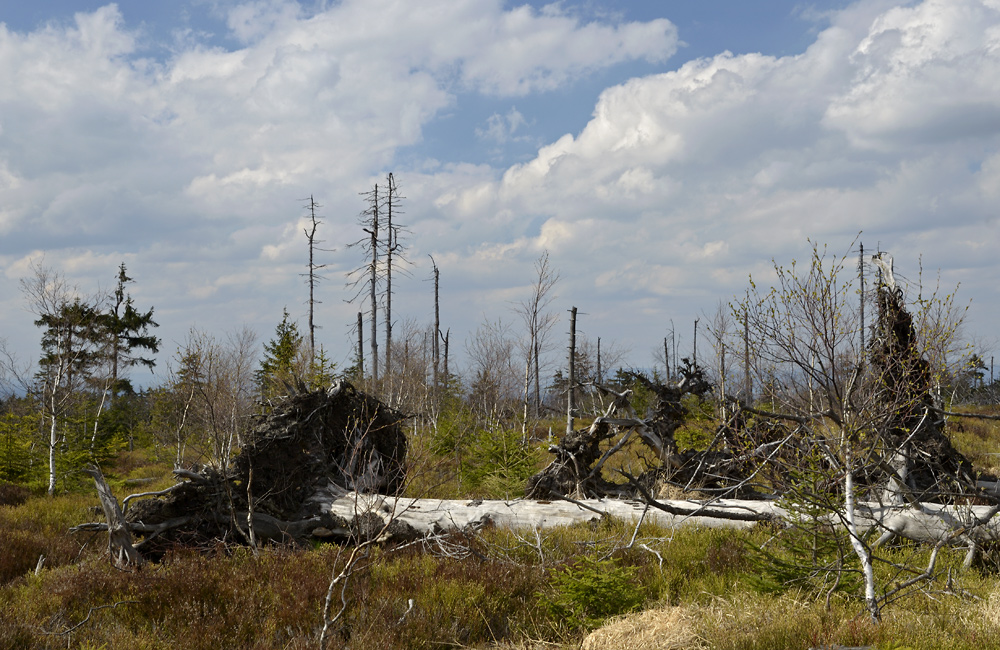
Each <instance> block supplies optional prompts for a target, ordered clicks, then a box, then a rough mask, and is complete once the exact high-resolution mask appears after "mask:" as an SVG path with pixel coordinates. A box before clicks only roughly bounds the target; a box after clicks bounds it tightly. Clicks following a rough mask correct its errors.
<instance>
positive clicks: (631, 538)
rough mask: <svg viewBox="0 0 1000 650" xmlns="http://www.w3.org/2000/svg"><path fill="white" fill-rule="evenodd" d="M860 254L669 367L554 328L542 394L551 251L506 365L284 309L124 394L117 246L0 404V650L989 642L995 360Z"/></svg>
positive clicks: (995, 574) (44, 320)
mask: <svg viewBox="0 0 1000 650" xmlns="http://www.w3.org/2000/svg"><path fill="white" fill-rule="evenodd" d="M865 265H870V268H871V269H873V270H874V271H873V272H872V273H871V275H874V277H875V278H876V281H875V282H874V286H871V287H869V288H865V286H864V285H863V284H862V286H861V287H860V290H859V289H858V287H856V286H855V284H854V283H853V282H852V279H851V270H850V268H849V260H848V259H847V258H846V257H842V258H833V259H831V258H829V257H828V256H827V255H826V254H825V252H824V251H823V250H822V249H819V248H814V250H813V257H812V259H811V260H810V261H809V262H808V263H807V264H806V265H804V266H803V267H796V266H795V265H793V266H792V267H790V268H787V269H786V268H782V267H780V266H776V267H775V278H776V281H775V283H774V288H773V289H768V290H763V289H761V290H760V291H759V293H758V289H757V287H756V286H754V285H752V286H751V289H749V290H748V291H747V294H746V296H745V298H744V299H743V300H742V301H734V302H733V303H732V304H731V305H730V306H729V307H728V308H727V309H725V310H721V309H720V311H719V313H718V314H717V315H716V317H715V319H714V320H713V322H712V324H711V325H710V326H709V327H708V328H706V329H707V330H708V334H707V336H706V338H707V339H708V340H709V342H710V343H709V346H708V347H710V348H711V352H710V353H705V352H703V356H701V357H699V356H698V354H697V351H694V352H693V353H692V355H691V357H689V358H685V359H683V360H682V361H681V362H680V363H671V362H670V361H669V359H670V354H671V353H672V352H673V351H672V350H671V349H670V348H669V346H668V345H666V342H665V346H664V357H663V358H664V362H665V363H666V367H665V369H664V370H663V371H662V372H661V371H654V372H643V371H638V370H629V369H623V368H617V369H616V372H615V373H614V374H611V373H608V375H605V374H604V373H602V371H601V370H600V368H601V367H602V359H601V356H600V355H601V352H600V346H599V344H598V347H597V349H596V354H597V356H596V359H594V360H593V361H596V363H591V361H590V360H588V359H587V358H586V355H585V354H584V355H581V354H580V352H581V350H580V349H579V348H577V347H576V345H577V342H576V341H575V332H574V326H573V323H571V328H570V346H569V350H568V352H567V355H566V359H567V362H568V363H567V364H566V367H565V369H562V368H560V370H559V371H558V372H557V373H556V378H555V379H554V380H553V383H552V386H551V387H550V389H549V390H548V395H547V396H544V397H543V395H542V393H543V389H542V387H541V386H540V385H539V383H538V378H537V377H538V375H535V373H537V372H538V367H539V357H540V351H541V350H542V349H544V344H545V341H546V340H547V339H546V338H545V336H544V335H545V333H546V332H547V331H548V330H549V329H551V326H552V324H554V323H555V322H556V321H555V319H554V318H552V317H551V316H550V315H548V314H546V313H545V306H546V304H547V301H546V298H547V297H548V296H549V295H550V293H549V292H550V291H551V288H552V286H553V285H554V283H555V279H557V276H555V275H554V274H553V273H552V272H551V270H550V269H548V267H547V262H546V259H545V258H544V257H543V258H541V259H540V260H539V262H538V265H537V267H536V272H537V282H536V284H535V294H534V295H533V297H532V298H531V299H530V300H528V301H526V302H525V303H522V306H523V312H522V313H523V314H524V315H525V319H524V320H525V323H526V324H527V331H528V332H529V336H528V344H527V345H525V346H524V347H523V348H522V350H523V351H524V355H523V356H522V361H523V363H524V366H523V377H517V376H516V375H515V377H514V378H513V379H512V378H511V377H510V376H509V373H510V370H511V369H513V365H512V364H511V363H510V360H511V357H512V356H513V355H512V349H511V348H504V347H503V345H496V340H492V344H491V339H490V337H489V336H488V335H483V336H481V337H480V338H479V340H478V341H477V343H478V345H479V349H478V355H475V354H474V355H472V357H473V368H472V371H471V372H469V373H468V374H467V375H466V376H465V378H464V379H463V378H462V377H460V376H458V375H457V374H451V373H449V372H448V370H447V366H448V361H447V356H446V355H445V356H444V357H443V358H440V357H439V351H438V350H437V343H438V341H439V339H440V334H441V330H440V327H439V326H438V325H437V324H435V327H434V346H433V349H430V348H426V347H425V348H423V349H415V348H416V346H414V348H411V347H409V345H406V346H399V344H398V343H396V344H395V345H396V347H395V348H394V347H393V344H392V342H391V339H388V342H387V343H386V347H385V348H384V350H393V349H395V355H394V357H393V359H394V360H393V361H391V362H390V361H388V360H385V364H386V365H385V366H384V367H383V372H382V374H381V376H380V377H379V378H376V377H374V376H372V375H370V374H368V373H364V371H363V370H362V369H361V368H362V366H361V364H360V363H359V364H357V365H356V366H355V367H353V368H350V369H347V370H345V371H340V372H338V371H336V369H334V368H332V367H331V365H330V364H329V363H328V362H327V361H326V360H325V358H324V356H323V354H322V350H315V351H314V350H313V348H312V347H311V346H310V344H309V343H307V342H306V340H305V339H304V337H303V336H302V335H299V334H298V331H297V326H296V325H295V324H294V323H291V322H289V320H288V316H287V313H286V314H285V318H284V319H283V320H282V322H281V324H279V326H278V328H277V329H276V333H275V338H274V339H273V340H272V341H270V342H269V343H267V344H266V345H265V346H264V357H263V359H262V360H261V361H260V362H259V363H251V361H250V360H251V359H253V355H251V354H250V353H249V350H250V348H251V347H252V346H251V344H250V342H249V339H240V338H239V337H237V338H234V339H230V340H229V341H228V343H227V344H225V345H223V344H220V342H219V341H217V340H215V339H211V338H207V337H204V336H202V337H193V338H192V339H191V340H190V341H189V342H188V346H187V347H185V348H183V349H181V350H179V351H178V354H177V358H176V360H177V365H176V366H175V368H174V370H173V371H172V372H171V375H170V379H169V381H168V382H167V383H166V384H165V385H163V386H161V387H158V388H154V389H149V390H143V391H138V392H137V391H134V390H132V389H131V388H130V387H129V386H128V385H127V382H126V380H125V379H124V377H125V375H126V373H125V372H124V369H125V368H127V367H128V366H129V365H134V364H136V363H142V357H141V352H142V350H143V349H144V348H143V345H145V346H146V349H149V348H150V347H155V345H156V344H157V342H156V339H155V337H151V336H150V334H149V330H148V325H149V324H150V323H151V322H152V311H151V310H150V311H149V312H148V313H146V314H145V315H144V316H145V325H144V324H143V322H144V319H143V314H142V313H140V312H139V311H138V310H136V309H135V308H134V306H133V305H132V303H131V299H130V298H128V297H127V293H126V292H125V285H126V283H127V282H128V281H130V280H131V279H130V278H128V276H127V275H126V272H125V268H124V265H123V266H122V268H121V269H120V275H119V280H120V283H119V286H118V290H117V292H116V294H115V295H116V296H117V298H118V301H117V307H116V308H115V309H113V310H112V311H111V312H109V313H111V314H114V315H115V316H116V317H117V320H116V319H114V318H112V319H110V320H109V319H106V318H105V319H104V320H102V319H101V318H98V317H96V316H93V315H92V316H88V314H89V313H90V312H89V311H88V310H87V309H86V308H84V307H85V306H83V305H81V304H80V303H78V302H77V303H74V302H65V303H58V301H56V302H54V303H45V304H55V305H61V306H60V307H59V309H57V310H55V311H53V312H50V313H48V314H47V315H44V316H41V317H40V320H39V325H40V326H42V327H45V328H46V330H45V331H46V335H45V337H43V349H44V350H45V351H46V355H45V356H43V360H42V363H41V364H40V368H41V370H40V372H39V373H38V374H37V375H36V376H35V377H34V378H33V381H36V382H38V383H37V384H35V385H36V386H39V388H38V390H37V391H35V392H32V391H26V392H25V393H23V394H21V395H17V394H11V395H10V396H9V397H8V398H7V399H6V400H5V402H4V407H5V410H4V416H3V418H4V419H3V424H4V430H3V440H2V441H0V454H2V458H0V461H2V462H0V467H2V471H3V479H4V482H3V483H0V547H2V548H3V549H4V552H3V553H2V554H0V585H2V586H0V605H2V607H0V611H2V612H3V613H2V614H0V639H2V641H0V643H2V646H3V647H10V648H19V647H63V646H65V645H69V646H71V647H89V648H98V647H150V648H155V647H168V646H170V647H176V646H178V645H182V646H186V647H191V648H202V647H204V648H208V647H216V648H217V647H247V648H252V647H260V648H265V647H266V648H272V647H287V648H313V647H324V648H340V647H344V648H346V647H372V648H376V647H385V648H396V647H414V648H416V647H432V646H440V645H448V646H456V647H501V648H542V647H578V646H580V645H581V644H582V646H583V647H584V648H594V649H596V648H613V647H623V646H624V645H627V647H633V648H702V647H705V648H708V647H710V648H803V649H804V648H810V647H823V646H830V645H831V644H839V645H841V646H848V647H872V648H902V647H920V648H984V647H1000V556H998V555H997V540H998V539H1000V525H998V519H997V517H996V515H997V512H998V511H1000V489H998V481H997V478H996V474H997V461H996V458H997V454H996V452H995V451H994V450H996V449H997V446H998V443H1000V424H998V421H1000V409H998V407H997V399H996V386H995V384H994V383H993V381H992V377H991V380H990V381H989V382H987V381H985V379H984V377H983V376H982V367H981V366H982V364H981V362H980V363H979V365H977V364H976V363H975V362H974V361H973V362H971V363H970V360H969V358H968V355H967V354H963V353H960V352H956V350H959V349H960V348H961V345H962V344H961V342H960V340H959V338H958V332H959V329H958V328H959V326H960V324H961V311H960V310H959V309H957V308H955V306H954V300H953V298H952V297H950V296H946V297H944V298H938V297H937V296H934V297H931V298H924V297H923V296H921V298H920V299H919V300H918V301H912V300H907V297H906V293H905V291H904V289H903V287H902V286H901V285H900V284H898V283H897V282H896V280H895V278H894V275H893V268H892V262H891V258H888V257H886V256H878V257H876V258H872V259H870V260H868V259H865V258H864V257H863V256H862V257H861V258H860V260H859V268H863V267H864V266H865ZM859 277H860V278H862V282H863V280H864V278H865V277H866V276H865V274H864V273H861V274H859ZM36 280H37V281H38V282H37V284H36V285H34V286H35V287H36V288H37V289H38V291H39V292H40V293H38V294H36V295H42V296H43V297H44V295H45V294H44V292H45V291H48V290H49V288H50V287H52V286H54V285H53V282H52V278H50V277H47V276H46V277H42V274H40V275H39V276H38V277H37V278H36ZM42 302H43V303H44V301H42ZM866 309H867V314H868V316H867V319H868V320H866V316H865V313H866ZM126 315H127V316H126ZM573 316H574V317H575V310H574V312H573ZM74 319H75V320H74ZM88 319H89V320H88ZM109 323H110V324H109ZM540 323H544V324H546V326H547V328H546V327H541V326H540ZM83 326H87V327H89V328H90V329H89V330H86V331H85V330H84V329H83ZM116 327H117V330H116ZM60 328H64V329H60ZM102 328H103V329H102ZM359 331H360V328H359ZM69 332H72V335H71V336H67V335H65V333H69ZM109 332H110V333H111V335H109V334H108V333H109ZM115 332H117V334H115ZM61 333H63V334H61ZM97 333H101V336H98V335H97ZM487 334H488V333H487ZM88 336H90V338H88ZM387 336H388V335H387ZM101 337H103V338H101ZM74 340H75V341H76V343H70V341H74ZM108 340H110V341H113V342H117V343H115V344H114V345H110V346H109V345H105V344H102V343H101V341H105V342H106V341H108ZM445 340H446V339H445ZM400 347H402V349H399V348H400ZM109 350H112V351H113V352H112V353H111V354H109V353H108V351H109ZM359 352H360V346H359ZM386 356H388V355H386ZM674 358H676V355H674ZM956 359H961V360H960V361H955V360H956ZM949 360H950V361H949ZM504 361H506V365H505V364H504V363H503V362H504ZM372 367H375V368H377V367H379V366H378V364H374V363H373V364H372ZM605 367H607V366H605ZM564 370H565V374H564ZM502 372H503V373H506V374H502ZM977 373H978V374H977ZM522 379H523V381H522ZM123 382H126V383H123ZM536 396H537V398H536ZM556 431H559V432H560V433H555V432H556ZM40 441H44V443H43V444H39V443H40ZM95 486H96V487H97V490H96V491H95V489H94V488H95Z"/></svg>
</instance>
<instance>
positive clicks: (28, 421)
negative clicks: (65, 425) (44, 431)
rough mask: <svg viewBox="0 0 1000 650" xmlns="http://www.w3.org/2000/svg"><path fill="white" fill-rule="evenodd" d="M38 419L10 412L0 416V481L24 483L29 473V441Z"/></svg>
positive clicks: (32, 436) (35, 429)
mask: <svg viewBox="0 0 1000 650" xmlns="http://www.w3.org/2000/svg"><path fill="white" fill-rule="evenodd" d="M37 423H38V417H37V416H34V415H18V414H15V413H12V412H7V413H4V414H3V415H0V481H24V480H27V479H28V477H29V474H30V472H31V460H32V458H31V455H32V454H31V441H32V439H33V438H34V434H35V432H36V431H37Z"/></svg>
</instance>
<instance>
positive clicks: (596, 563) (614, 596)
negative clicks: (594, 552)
mask: <svg viewBox="0 0 1000 650" xmlns="http://www.w3.org/2000/svg"><path fill="white" fill-rule="evenodd" d="M636 573H637V570H636V568H634V567H623V566H618V564H617V563H616V562H615V561H614V560H610V559H608V560H600V559H596V558H593V557H591V556H587V555H584V556H582V557H581V558H580V559H578V560H576V561H575V562H573V563H572V564H569V565H566V566H564V567H561V568H557V569H553V570H552V571H550V573H549V583H550V590H549V591H547V592H543V593H541V594H540V596H539V601H540V603H541V606H542V609H543V610H544V611H545V612H546V613H547V614H548V615H549V617H550V618H551V619H553V620H556V621H559V622H561V623H563V624H565V625H566V626H567V627H568V628H569V629H570V630H581V629H582V630H590V629H594V628H596V627H599V626H600V625H601V623H603V622H604V621H605V620H607V619H608V618H610V617H612V616H617V615H619V614H626V613H628V612H634V611H636V610H638V609H639V608H640V607H642V604H643V603H644V602H645V601H646V593H645V590H644V589H642V588H640V585H639V582H638V580H637V578H636Z"/></svg>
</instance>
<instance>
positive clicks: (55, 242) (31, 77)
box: [0, 0, 677, 338]
mask: <svg viewBox="0 0 1000 650" xmlns="http://www.w3.org/2000/svg"><path fill="white" fill-rule="evenodd" d="M220 7H222V10H223V11H225V12H226V15H225V24H226V25H227V26H228V29H229V30H230V31H229V34H228V35H227V36H228V37H229V41H228V42H231V43H237V46H236V47H233V48H224V47H222V46H218V45H209V44H207V42H206V41H202V40H200V39H201V38H202V37H203V36H204V33H202V32H198V31H191V30H189V31H186V32H185V33H183V34H180V35H176V38H175V40H173V41H172V42H171V43H170V44H169V45H168V46H167V50H168V51H170V52H172V54H171V56H169V58H167V59H164V60H156V59H153V58H149V57H147V56H146V55H145V54H144V49H143V48H142V47H140V45H139V43H140V36H139V33H138V32H137V31H135V29H134V27H132V26H130V25H127V24H125V22H124V19H123V16H122V13H121V11H120V10H119V9H118V8H117V7H116V6H115V5H113V4H109V5H107V6H105V7H102V8H100V9H98V10H96V11H93V12H82V13H79V14H77V15H76V16H75V18H74V19H73V20H71V21H68V22H64V23H52V24H50V25H47V26H45V27H43V28H40V29H38V30H35V31H31V32H16V31H13V30H11V29H9V28H7V27H6V26H4V25H2V24H0V234H2V235H3V238H2V243H0V267H2V268H3V269H4V271H5V272H6V273H8V274H9V273H10V272H11V269H16V268H22V267H23V263H22V262H23V261H24V259H25V258H26V257H27V256H28V255H31V254H33V253H32V252H31V251H36V250H47V251H52V252H54V253H55V254H54V255H50V256H49V258H48V259H49V261H50V262H52V263H55V264H57V265H62V266H63V267H64V268H65V269H67V270H69V269H70V266H72V270H73V271H74V273H79V274H80V276H81V277H80V281H81V282H85V283H88V284H97V283H98V282H101V283H103V284H107V281H108V278H110V277H111V274H112V273H113V272H114V268H115V267H116V266H117V265H116V264H110V265H109V267H108V269H107V273H104V274H102V273H100V271H99V269H97V268H95V265H94V264H91V263H83V262H82V261H81V260H101V261H106V259H111V258H114V259H128V260H129V263H130V264H133V265H135V266H138V267H139V268H135V267H134V266H130V270H131V272H132V273H133V275H134V277H136V278H137V279H141V280H143V281H144V282H145V284H144V285H143V287H144V289H143V290H145V291H148V292H149V293H148V295H150V296H158V297H159V299H158V300H157V303H158V304H159V306H160V309H161V310H165V311H167V312H169V313H170V314H172V315H173V314H186V315H187V316H186V318H187V322H185V323H183V324H180V325H179V327H180V328H181V329H183V328H186V327H187V326H188V325H190V324H191V321H192V319H190V315H191V313H192V312H191V311H189V310H192V309H193V310H195V311H194V312H193V313H196V314H201V318H197V319H194V320H195V321H196V322H197V321H201V322H205V321H206V320H209V316H208V314H211V313H216V314H220V313H224V314H225V315H226V318H227V319H228V320H230V321H232V322H234V323H238V322H240V321H241V320H250V321H253V322H259V319H261V318H266V317H267V316H264V314H267V315H270V316H273V314H272V313H271V312H274V311H275V308H274V305H273V304H271V303H272V302H274V301H275V300H276V301H278V302H282V303H287V302H289V301H288V299H287V298H285V297H281V296H280V295H277V296H275V295H270V294H267V293H266V292H263V293H262V292H261V291H260V288H261V287H262V286H270V285H272V284H275V285H281V286H282V292H284V293H286V294H287V293H289V292H290V291H292V290H294V289H295V288H296V287H295V285H296V284H297V283H298V281H299V279H300V278H299V277H298V272H299V271H300V270H301V269H299V268H298V266H297V264H298V262H299V260H297V259H296V255H295V250H296V248H298V247H301V245H302V242H301V241H299V240H300V238H301V233H300V229H299V228H297V227H292V228H290V227H288V224H289V223H295V221H296V220H297V219H298V218H299V217H301V206H300V205H299V204H298V203H297V202H296V201H297V199H301V198H302V197H303V196H307V195H308V194H310V193H316V194H318V195H319V196H320V198H321V199H322V200H323V202H324V203H325V204H326V214H327V215H328V216H327V220H328V222H333V223H331V224H330V225H331V226H334V227H335V228H336V232H337V235H338V241H337V242H336V244H338V245H335V244H334V243H332V242H331V243H330V244H329V246H330V247H331V248H338V249H340V250H338V251H336V252H332V253H330V258H329V259H328V262H329V267H328V268H329V272H330V274H331V275H335V276H339V275H340V274H341V273H342V272H343V270H344V269H346V268H350V267H351V266H352V265H353V262H352V261H351V260H350V259H349V256H347V254H346V253H345V252H344V250H343V243H344V242H343V239H348V240H350V239H353V235H346V236H345V235H344V232H345V231H347V232H350V228H351V226H352V225H353V224H352V222H353V219H354V216H355V215H356V214H357V212H358V211H359V199H358V196H357V194H358V192H359V191H362V190H364V189H366V188H367V187H370V184H371V183H372V182H373V180H374V179H377V178H378V176H379V175H380V174H382V173H383V170H386V169H390V168H391V167H392V166H393V165H394V164H395V157H396V155H397V153H398V152H399V151H400V150H402V149H404V148H406V147H413V146H415V145H418V144H419V143H420V142H421V139H422V137H423V131H424V129H425V127H426V125H427V124H428V123H429V122H430V121H432V120H434V119H435V118H436V117H437V116H439V115H440V114H441V112H442V111H445V110H453V109H454V108H455V106H456V102H457V101H458V98H459V97H460V96H463V95H464V94H468V93H484V94H487V95H490V96H496V97H502V96H518V97H519V96H523V95H525V94H528V93H539V92H545V91H551V90H553V89H556V88H559V87H560V86H562V85H564V84H567V83H571V82H573V81H574V80H577V79H580V78H581V77H583V76H585V75H587V74H590V73H592V72H593V71H595V70H599V69H605V68H608V67H610V66H614V65H617V64H619V63H622V62H625V61H630V60H644V61H654V62H656V61H665V60H666V59H667V58H669V57H670V56H671V55H672V54H673V52H674V51H675V49H676V43H677V40H676V30H675V29H674V27H673V25H672V24H671V23H670V22H669V21H667V20H664V19H660V20H654V21H650V22H643V23H639V22H633V23H622V22H600V23H598V22H585V21H583V20H581V19H580V18H579V17H576V16H573V15H571V14H570V13H567V12H565V11H563V10H561V9H559V8H558V7H557V6H552V7H548V8H546V9H545V10H543V11H538V10H535V9H532V8H530V7H528V6H514V7H508V6H507V5H506V3H504V2H503V1H502V0H487V1H485V2H484V1H482V0H459V1H455V0H428V2H422V3H420V4H419V6H417V5H414V4H413V3H412V2H403V1H402V0H363V1H362V0H344V1H343V2H339V3H335V4H331V5H329V6H322V7H320V9H319V10H313V11H311V12H310V11H306V10H305V9H303V7H302V6H301V5H299V4H298V3H297V2H291V1H288V0H258V1H253V2H231V3H224V4H221V5H220ZM217 42H225V41H217ZM499 118H500V120H501V122H502V123H501V124H498V125H497V129H500V130H499V131H496V132H497V134H499V133H501V132H502V134H503V137H505V138H507V139H510V138H514V137H520V136H519V134H518V135H515V133H517V132H518V130H519V129H522V128H523V126H524V124H525V122H526V120H525V118H524V116H523V115H522V114H521V113H520V112H519V111H517V110H516V109H515V108H512V109H511V110H510V111H509V112H507V113H505V114H503V115H500V116H499ZM488 128H490V127H488ZM470 131H471V129H470ZM468 136H469V137H472V136H473V133H471V132H470V133H469V134H468ZM460 163H461V161H448V162H447V163H446V164H445V165H443V166H442V165H440V164H437V163H435V162H434V161H428V160H423V159H421V160H417V161H415V162H414V165H413V174H412V175H413V178H414V182H413V183H412V184H411V185H409V186H408V189H409V196H410V197H413V198H410V199H408V200H411V201H416V200H423V201H426V203H425V204H424V205H428V206H430V205H433V204H434V202H435V201H436V200H437V201H438V202H439V203H447V199H444V198H441V197H442V196H447V195H448V194H449V193H452V194H454V195H455V196H459V195H461V196H462V199H461V201H462V202H464V203H465V204H467V205H469V209H474V207H475V205H476V201H475V200H472V199H471V198H470V195H469V194H468V192H467V191H466V190H467V188H468V187H469V186H468V185H467V183H468V182H469V180H470V178H476V179H478V181H477V182H486V181H487V180H490V179H492V178H494V177H495V171H494V170H483V169H476V168H474V167H463V166H462V165H461V164H460ZM425 170H436V172H435V173H423V172H424V171H425ZM406 182H407V181H406V180H404V181H403V184H404V187H406ZM431 188H437V193H436V194H432V193H430V192H431ZM459 190H460V191H459ZM480 205H482V202H480ZM505 214H506V215H508V216H504V215H505ZM413 218H414V220H415V221H416V222H419V223H421V224H422V225H424V227H426V228H427V230H428V231H430V232H433V231H435V230H436V231H437V232H439V233H440V234H441V235H442V238H441V239H439V240H438V241H439V242H447V241H453V242H457V241H458V240H459V239H461V240H462V241H463V242H467V241H468V238H472V239H475V238H477V234H476V233H473V232H470V231H471V230H472V228H469V227H466V228H465V229H464V230H463V229H462V227H461V226H460V225H459V226H456V225H455V224H453V223H446V222H445V221H444V220H442V219H439V218H436V217H435V216H434V215H427V214H415V215H414V216H413ZM492 218H493V219H494V221H496V222H498V223H499V222H502V221H505V220H509V219H510V218H511V217H510V213H509V212H506V213H505V212H504V211H502V210H501V211H500V212H499V213H498V214H497V215H493V217H492ZM456 233H457V234H456ZM480 243H481V240H480ZM421 248H422V251H423V252H426V251H427V250H431V249H433V247H432V246H429V245H424V246H422V247H421ZM435 250H436V249H435ZM104 276H107V277H106V278H105V277H104ZM277 278H284V280H281V281H279V280H278V279H277ZM282 283H283V284H282ZM337 284H339V281H338V282H337ZM15 286H16V285H15ZM262 295H267V296H268V298H267V299H265V300H260V298H261V296H262ZM255 300H257V302H255ZM338 302H339V301H334V300H330V301H329V303H332V304H334V305H335V304H336V303H338ZM0 303H2V305H3V306H4V307H5V309H4V312H5V313H6V314H17V313H18V309H17V308H16V305H17V304H18V296H17V295H16V291H15V290H13V289H12V288H11V285H8V286H6V287H4V288H3V289H2V290H0ZM213 310H217V311H213ZM278 312H280V307H279V308H278ZM217 318H218V316H213V317H211V320H212V322H215V319H217ZM4 323H5V324H4V326H3V327H4V330H5V331H13V330H12V328H11V327H9V326H8V325H7V323H8V321H7V320H5V321H4ZM175 338H180V337H179V336H177V335H176V334H175Z"/></svg>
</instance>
